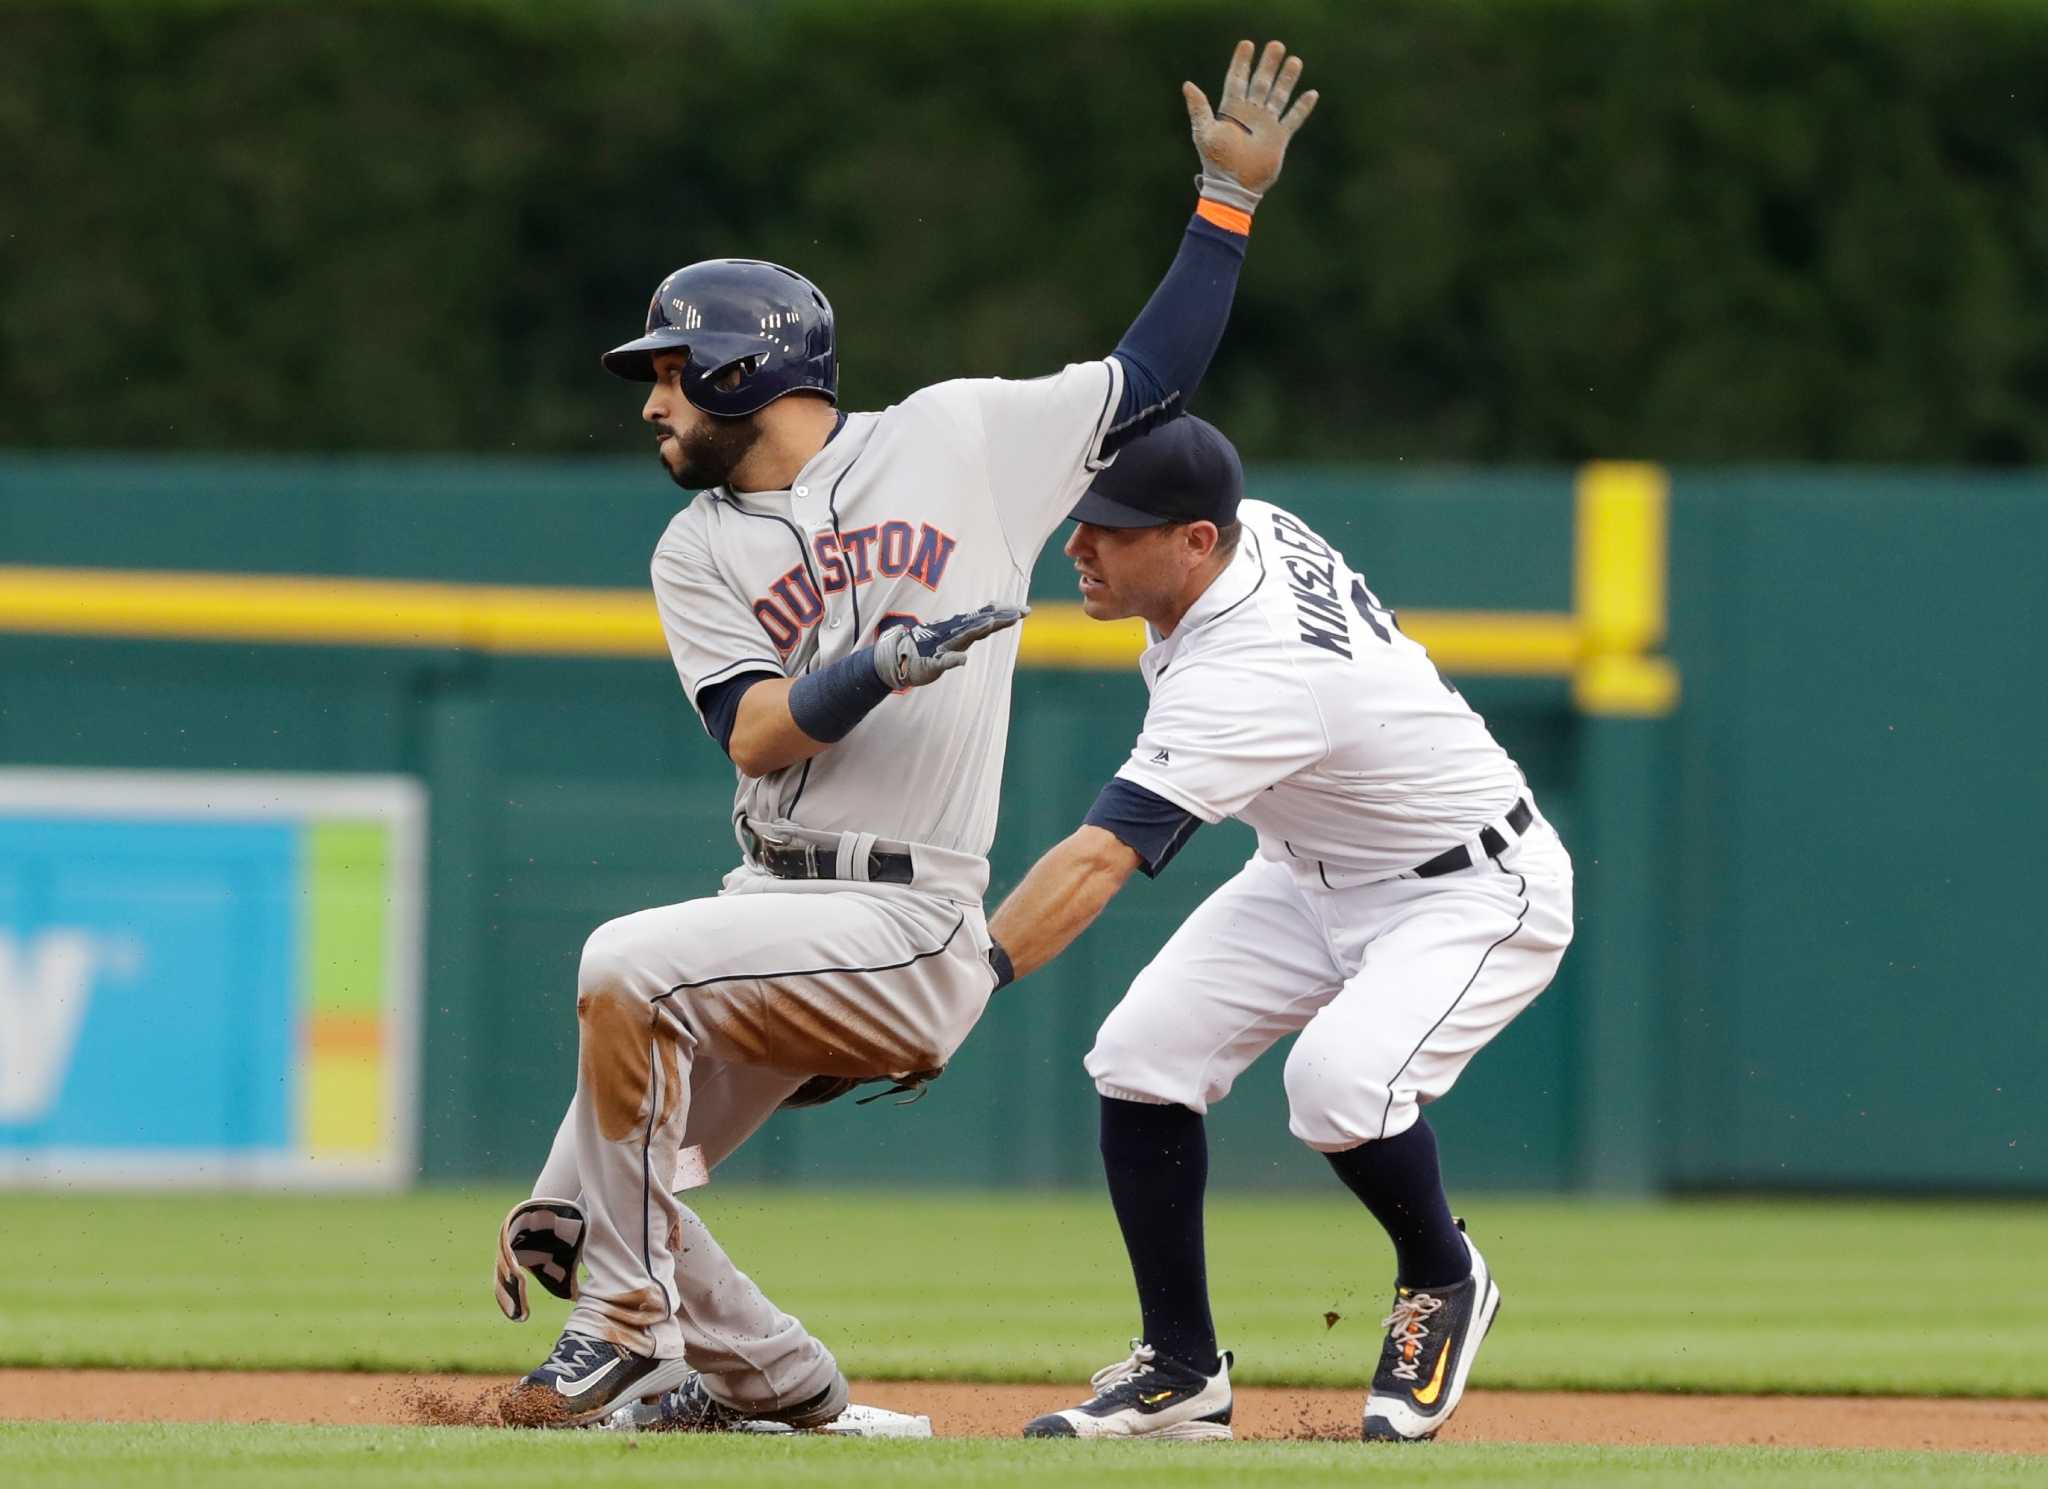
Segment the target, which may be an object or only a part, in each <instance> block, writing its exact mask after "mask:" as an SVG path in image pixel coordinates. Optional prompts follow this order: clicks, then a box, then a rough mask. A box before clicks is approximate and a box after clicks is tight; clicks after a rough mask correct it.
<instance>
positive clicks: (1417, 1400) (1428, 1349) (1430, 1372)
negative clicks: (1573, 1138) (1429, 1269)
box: [1362, 1236, 1500, 1442]
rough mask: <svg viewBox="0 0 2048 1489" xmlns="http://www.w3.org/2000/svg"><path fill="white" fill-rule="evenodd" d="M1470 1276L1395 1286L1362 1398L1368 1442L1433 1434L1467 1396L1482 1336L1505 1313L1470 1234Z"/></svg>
mask: <svg viewBox="0 0 2048 1489" xmlns="http://www.w3.org/2000/svg"><path fill="white" fill-rule="evenodd" d="M1465 1246H1466V1249H1467V1250H1469V1251H1470V1252H1471V1253H1472V1274H1471V1275H1470V1276H1469V1277H1467V1278H1466V1279H1465V1280H1464V1281H1463V1282H1460V1283H1458V1284H1457V1285H1455V1286H1453V1287H1433V1288H1411V1287H1397V1288H1395V1289H1394V1311H1393V1312H1392V1313H1389V1314H1388V1315H1387V1316H1386V1318H1384V1319H1383V1320H1381V1323H1382V1326H1383V1327H1384V1328H1385V1329H1386V1331H1387V1342H1386V1343H1385V1345H1383V1346H1382V1347H1381V1349H1380V1364H1379V1369H1378V1370H1376V1371H1375V1372H1374V1373H1373V1378H1372V1394H1371V1395H1369V1396H1368V1397H1367V1398H1366V1402H1365V1424H1364V1428H1363V1432H1362V1435H1363V1437H1364V1438H1365V1440H1366V1441H1367V1442H1422V1441H1425V1440H1426V1439H1428V1438H1432V1437H1435V1436H1436V1434H1437V1432H1438V1431H1439V1430H1440V1429H1441V1428H1442V1427H1443V1425H1444V1423H1445V1422H1448V1421H1449V1420H1450V1419H1451V1413H1452V1412H1454V1411H1456V1410H1457V1409H1458V1402H1459V1401H1460V1400H1461V1399H1462V1398H1463V1397H1464V1395H1465V1382H1466V1381H1467V1380H1469V1379H1470V1378H1471V1376H1472V1362H1473V1361H1474V1360H1476V1359H1477V1358H1478V1357H1479V1345H1480V1341H1482V1340H1483V1339H1485V1338H1486V1331H1487V1330H1488V1329H1490V1328H1492V1327H1493V1320H1494V1315H1495V1314H1497V1313H1499V1312H1500V1287H1499V1286H1498V1285H1497V1284H1496V1283H1495V1282H1494V1280H1493V1273H1492V1272H1491V1271H1490V1270H1488V1268H1487V1265H1486V1258H1485V1257H1483V1256H1481V1255H1480V1254H1479V1248H1478V1247H1477V1246H1474V1245H1473V1244H1472V1240H1471V1238H1470V1237H1469V1236H1468V1237H1467V1238H1466V1240H1465Z"/></svg>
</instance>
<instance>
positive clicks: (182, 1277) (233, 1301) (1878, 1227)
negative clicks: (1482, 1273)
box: [0, 1186, 2048, 1482]
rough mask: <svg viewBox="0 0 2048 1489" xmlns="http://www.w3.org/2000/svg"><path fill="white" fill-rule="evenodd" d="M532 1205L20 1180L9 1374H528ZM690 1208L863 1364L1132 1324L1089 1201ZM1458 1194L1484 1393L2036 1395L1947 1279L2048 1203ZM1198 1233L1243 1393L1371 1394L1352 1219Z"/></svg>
mask: <svg viewBox="0 0 2048 1489" xmlns="http://www.w3.org/2000/svg"><path fill="white" fill-rule="evenodd" d="M512 1197H513V1196H512V1195H510V1194H509V1193H507V1192H501V1191H491V1192H476V1193H456V1192H433V1191H429V1192H426V1193H421V1194H415V1195H409V1196H403V1197H392V1198H378V1199H362V1198H355V1199H351V1198H313V1197H288V1196H286V1197H280V1196H202V1195H177V1196H134V1195H121V1196H86V1195H43V1194H17V1195H13V1196H10V1197H9V1200H8V1217H7V1233H8V1238H9V1242H10V1245H9V1254H10V1255H11V1256H12V1257H13V1258H15V1263H14V1265H12V1266H10V1267H9V1268H8V1269H7V1270H6V1272H5V1273H4V1275H0V1363H5V1364H12V1365H100V1366H159V1367H181V1366H208V1367H228V1368H294V1367H301V1368H360V1369H390V1370H427V1369H434V1370H439V1369H450V1370H473V1371H515V1370H523V1369H526V1368H529V1367H531V1366H532V1365H533V1364H534V1363H535V1362H536V1361H538V1360H539V1359H540V1358H541V1356H542V1355H543V1354H545V1352H546V1350H547V1348H548V1345H549V1344H550V1343H551V1342H552V1339H553V1335H554V1330H555V1327H556V1326H557V1325H558V1324H559V1322H560V1320H561V1318H562V1315H563V1313H564V1312H565V1311H566V1309H565V1307H564V1305H561V1304H559V1303H556V1302H555V1301H554V1300H552V1299H549V1298H546V1297H545V1296H540V1295H539V1294H538V1290H537V1289H536V1295H537V1296H539V1301H540V1302H541V1303H542V1304H543V1305H545V1306H544V1307H542V1308H539V1309H537V1310H536V1320H535V1322H533V1323H531V1324H529V1325H527V1326H526V1327H524V1328H514V1327H512V1326H511V1325H508V1324H507V1323H505V1322H504V1320H503V1319H502V1318H501V1317H500V1316H499V1314H498V1312H497V1310H496V1308H495V1307H494V1306H493V1305H492V1303H491V1300H490V1287H489V1273H490V1258H491V1255H492V1250H493V1235H494V1231H495V1228H496V1226H497V1223H498V1220H499V1218H500V1217H501V1215H502V1213H503V1211H504V1209H505V1207H506V1206H507V1205H508V1204H509V1203H510V1201H511V1199H512ZM700 1198H701V1206H700V1208H701V1210H702V1212H703V1214H704V1215H705V1217H706V1219H707V1220H708V1221H709V1223H710V1224H711V1226H712V1228H713V1229H714V1231H715V1232H716V1233H717V1234H718V1235H719V1236H720V1238H721V1239H722V1240H723V1241H724V1242H725V1244H726V1245H727V1247H728V1248H729V1249H730V1250H731V1251H732V1252H733V1254H734V1255H735V1256H736V1257H737V1258H738V1259H739V1260H740V1262H741V1264H742V1265H743V1266H745V1267H746V1268H747V1270H748V1271H749V1272H751V1273H753V1275H754V1276H755V1277H757V1278H758V1279H760V1280H761V1282H762V1283H763V1284H764V1285H765V1286H767V1287H768V1288H769V1289H770V1291H771V1292H772V1293H773V1294H774V1295H775V1296H776V1298H777V1299H778V1301H780V1302H781V1303H783V1305H784V1306H786V1307H788V1308H790V1309H791V1310H792V1311H794V1312H796V1313H797V1314H798V1315H799V1316H801V1317H802V1318H803V1319H804V1320H805V1321H806V1322H807V1323H809V1324H810V1325H811V1326H812V1327H814V1328H816V1329H817V1330H818V1331H819V1332H820V1333H821V1334H822V1335H823V1336H824V1337H825V1338H826V1339H827V1340H828V1341H829V1342H831V1344H832V1345H833V1346H834V1348H835V1349H836V1350H838V1352H839V1354H840V1358H841V1360H842V1362H843V1363H844V1365H845V1366H846V1368H847V1370H848V1371H849V1373H852V1374H857V1375H870V1376H882V1377H895V1378H910V1377H955V1378H961V1379H973V1380H1022V1381H1034V1380H1056V1381H1074V1382H1078V1381H1081V1380H1084V1379H1085V1378H1086V1376H1087V1374H1088V1372H1089V1371H1090V1370H1092V1369H1094V1368H1096V1367H1098V1366H1100V1365H1102V1364H1104V1363H1106V1362H1107V1361H1109V1360H1111V1359H1114V1358H1116V1357H1117V1356H1118V1355H1120V1354H1122V1353H1123V1350H1124V1347H1125V1346H1124V1341H1125V1339H1126V1337H1127V1336H1128V1335H1130V1334H1131V1333H1133V1332H1135V1329H1136V1309H1135V1306H1134V1304H1133V1302H1132V1300H1131V1293H1130V1283H1129V1279H1128V1275H1127V1273H1126V1272H1125V1269H1124V1262H1123V1256H1122V1250H1121V1247H1120V1246H1119V1244H1118V1242H1117V1240H1116V1236H1115V1230H1114V1225H1113V1222H1112V1221H1111V1219H1110V1217H1109V1214H1108V1207H1107V1205H1106V1203H1104V1202H1103V1201H1101V1200H1099V1199H1096V1198H1093V1197H1089V1196H1075V1195H1046V1194H1018V1193H1008V1194H1000V1195H966V1196H962V1195H950V1194H949V1195H926V1194H909V1195H878V1194H873V1193H863V1194H844V1195H821V1194H816V1193H791V1192H785V1191H776V1190H764V1189H752V1190H749V1189H732V1190H725V1189H721V1188H719V1187H717V1186H714V1187H713V1188H711V1189H710V1190H707V1191H705V1192H704V1193H703V1194H702V1195H701V1197H700ZM1464 1208H1465V1209H1466V1210H1467V1212H1468V1214H1469V1216H1470V1218H1471V1222H1472V1228H1473V1234H1474V1236H1475V1238H1476V1239H1477V1240H1478V1241H1479V1243H1480V1245H1481V1246H1483V1247H1484V1248H1485V1249H1486V1253H1487V1256H1488V1258H1489V1260H1490V1261H1491V1262H1492V1263H1493V1266H1494V1269H1495V1272H1496V1274H1497V1275H1498V1276H1499V1278H1500V1280H1501V1284H1502V1286H1503V1288H1504V1289H1505V1294H1506V1304H1505V1309H1504V1312H1503V1314H1502V1319H1501V1324H1500V1326H1499V1327H1498V1328H1496V1329H1495V1331H1494V1334H1493V1336H1492V1338H1491V1340H1490V1341H1489V1343H1488V1345H1487V1350H1486V1358H1485V1361H1484V1363H1483V1366H1482V1372H1483V1381H1482V1383H1483V1384H1485V1385H1487V1386H1490V1387H1502V1386H1520V1387H1529V1388H1535V1387H1579V1388H1594V1389H1598V1388H1608V1389H1623V1388H1626V1389H1643V1390H1676V1391H1784V1392H1863V1393H1892V1392H1896V1393H1902V1394H1948V1395H2029V1396H2040V1395H2048V1271H2044V1269H2041V1268H2035V1267H2009V1268H2006V1269H2004V1270H2003V1271H2002V1272H2001V1274H2000V1276H1999V1278H1998V1280H1997V1284H1996V1286H1992V1285H1991V1284H1990V1283H1989V1282H1987V1283H1986V1284H1985V1285H1983V1286H1980V1287H1976V1288H1973V1289H1971V1290H1970V1291H1969V1296H1968V1300H1967V1302H1966V1303H1965V1302H1961V1301H1959V1300H1958V1297H1957V1294H1956V1292H1955V1290H1954V1285H1953V1283H1954V1279H1955V1278H1956V1277H1957V1276H1959V1275H1962V1273H1963V1272H1964V1271H1965V1270H1967V1269H1968V1265H1969V1263H1970V1262H1972V1261H1979V1262H1981V1261H1983V1260H1986V1259H1990V1258H1996V1257H2006V1258H2025V1257H2039V1256H2048V1206H2043V1205H2017V1204H2014V1205H1997V1204H1981V1205H1935V1204H1883V1203H1873V1202H1867V1201H1842V1202H1820V1201H1808V1202H1799V1203H1787V1202H1776V1201H1773V1202H1768V1203H1765V1202H1754V1201H1745V1202H1733V1201H1730V1202H1721V1201H1715V1202H1698V1203H1685V1204H1675V1205H1620V1204H1596V1203H1586V1202H1560V1201H1555V1200H1543V1201H1535V1200H1521V1199H1517V1200H1471V1201H1468V1202H1467V1203H1466V1204H1465V1206H1464ZM1210 1233H1211V1272H1212V1280H1213V1284H1214V1292H1215V1298H1216V1313H1217V1320H1218V1325H1219V1328H1220V1330H1221V1332H1222V1336H1223V1342H1224V1343H1225V1344H1226V1345H1228V1346H1232V1347H1234V1348H1235V1349H1236V1350H1237V1351H1238V1355H1239V1359H1240V1361H1241V1366H1240V1369H1239V1371H1238V1376H1237V1378H1238V1379H1239V1380H1241V1381H1243V1382H1244V1383H1246V1384H1261V1383H1263V1384H1276V1385H1317V1384H1323V1385H1350V1384H1356V1383H1358V1382H1359V1381H1360V1380H1361V1379H1363V1376H1364V1372H1365V1371H1366V1369H1367V1368H1368V1362H1369V1360H1370V1359H1371V1358H1372V1355H1373V1353H1374V1351H1375V1349H1376V1347H1377V1341H1378V1320H1379V1318H1380V1315H1381V1313H1382V1311H1383V1310H1384V1307H1385V1303H1386V1294H1387V1290H1388V1287H1389V1285H1390V1270H1391V1263H1390V1259H1389V1256H1388V1252H1387V1248H1386V1243H1385V1241H1384V1240H1383V1239H1382V1238H1381V1237H1380V1236H1379V1234H1378V1232H1377V1231H1376V1230H1375V1229H1374V1228H1373V1227H1372V1225H1371V1223H1370V1221H1369V1219H1368V1218H1367V1217H1366V1216H1365V1215H1364V1213H1363V1211H1360V1210H1357V1209H1356V1207H1354V1206H1352V1205H1350V1204H1349V1203H1348V1202H1347V1201H1345V1200H1343V1199H1342V1198H1341V1197H1339V1196H1331V1197H1329V1198H1325V1199H1297V1198H1228V1199H1222V1200H1219V1201H1217V1202H1216V1203H1215V1204H1214V1205H1213V1206H1212V1207H1211V1216H1210ZM1978 1270H1979V1271H1981V1270H1982V1269H1981V1267H1980V1268H1979V1269H1978ZM1326 1311H1334V1312H1336V1313H1338V1314H1339V1315H1341V1317H1340V1321H1339V1322H1338V1323H1337V1325H1336V1326H1335V1327H1334V1328H1331V1327H1326V1326H1325V1323H1324V1314H1325V1312H1326ZM1987 1482H1989V1481H1987Z"/></svg>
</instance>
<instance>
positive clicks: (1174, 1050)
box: [1084, 978, 1235, 1113]
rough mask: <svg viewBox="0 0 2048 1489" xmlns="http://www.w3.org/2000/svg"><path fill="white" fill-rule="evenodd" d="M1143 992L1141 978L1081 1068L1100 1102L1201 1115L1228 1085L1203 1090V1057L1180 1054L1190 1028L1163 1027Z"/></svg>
mask: <svg viewBox="0 0 2048 1489" xmlns="http://www.w3.org/2000/svg"><path fill="white" fill-rule="evenodd" d="M1146 988H1147V983H1146V980H1145V979H1143V978H1140V979H1139V981H1138V982H1137V983H1136V984H1135V985H1133V987H1132V988H1131V991H1130V993H1129V995H1128V996H1126V997H1125V998H1124V1000H1123V1002H1121V1003H1119V1004H1117V1006H1116V1007H1115V1008H1113V1009H1111V1010H1110V1013H1109V1017H1108V1018H1106V1019H1104V1020H1103V1021H1102V1027H1101V1029H1099V1030H1097V1031H1096V1035H1095V1045H1094V1047H1093V1048H1092V1049H1090V1050H1089V1051H1088V1058H1087V1060H1086V1061H1085V1062H1084V1068H1085V1069H1086V1070H1087V1072H1088V1076H1089V1078H1090V1079H1091V1080H1093V1081H1094V1082H1095V1089H1096V1090H1097V1091H1099V1092H1101V1093H1102V1094H1103V1095H1104V1096H1110V1097H1114V1098H1116V1099H1117V1100H1119V1101H1142V1102H1146V1103H1148V1104H1151V1105H1156V1106H1184V1107H1186V1108H1187V1109H1188V1110H1189V1111H1192V1112H1196V1113H1205V1112H1207V1111H1208V1110H1209V1103H1210V1102H1211V1101H1212V1100H1216V1099H1220V1098H1221V1097H1222V1096H1223V1095H1225V1094H1226V1093H1227V1092H1228V1091H1229V1090H1230V1084H1229V1081H1228V1080H1227V1079H1226V1080H1225V1081H1224V1082H1223V1085H1222V1089H1221V1090H1218V1091H1214V1092H1212V1091H1211V1090H1210V1089H1209V1088H1208V1086H1207V1085H1205V1084H1204V1082H1203V1079H1202V1076H1203V1074H1204V1072H1205V1070H1206V1069H1207V1067H1208V1064H1209V1062H1208V1061H1207V1060H1206V1059H1204V1058H1203V1055H1204V1054H1206V1053H1207V1052H1206V1051H1200V1052H1198V1051H1192V1050H1186V1051H1184V1050H1182V1049H1180V1048H1179V1044H1180V1043H1181V1042H1182V1041H1184V1040H1185V1039H1186V1038H1187V1036H1188V1032H1189V1025H1188V1022H1187V1021H1186V1020H1181V1021H1178V1022H1175V1021H1170V1020H1167V1021H1163V1020H1162V1019H1161V1018H1160V1016H1159V1014H1160V1012H1161V1010H1160V1009H1159V1008H1158V1004H1157V1000H1155V999H1152V998H1149V997H1147V996H1146ZM1176 1033H1178V1035H1179V1036H1180V1038H1179V1039H1176V1037H1175V1036H1176ZM1232 1073H1233V1074H1234V1073H1235V1072H1232Z"/></svg>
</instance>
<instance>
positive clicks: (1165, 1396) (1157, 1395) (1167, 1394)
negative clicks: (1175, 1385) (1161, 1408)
mask: <svg viewBox="0 0 2048 1489" xmlns="http://www.w3.org/2000/svg"><path fill="white" fill-rule="evenodd" d="M1172 1396H1173V1392H1171V1391H1154V1392H1153V1393H1152V1394H1151V1395H1149V1396H1140V1397H1139V1398H1138V1399H1139V1400H1140V1401H1142V1402H1144V1403H1145V1404H1146V1405H1147V1406H1157V1405H1158V1404H1159V1403H1160V1402H1162V1401H1166V1400H1169V1399H1171V1398H1172Z"/></svg>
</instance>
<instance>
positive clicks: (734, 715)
mask: <svg viewBox="0 0 2048 1489" xmlns="http://www.w3.org/2000/svg"><path fill="white" fill-rule="evenodd" d="M775 675H776V674H774V673H773V672H742V673H741V674H740V675H739V676H738V677H729V678H727V679H726V680H725V681H724V682H715V683H713V684H712V685H711V686H710V687H708V688H706V689H704V690H703V691H702V692H700V693H699V694H698V695H697V712H699V713H701V714H702V715H704V728H705V729H706V730H707V731H708V732H709V733H710V735H711V737H712V738H713V739H715V740H717V741H718V747H719V748H720V749H721V750H724V751H725V753H726V756H727V757H728V758H730V757H731V755H732V729H733V725H735V724H737V723H738V722H739V720H740V699H742V698H744V697H746V696H747V689H748V688H751V687H752V686H753V685H754V684H755V683H757V682H766V681H767V680H768V679H769V678H771V677H774V676H775Z"/></svg>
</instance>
